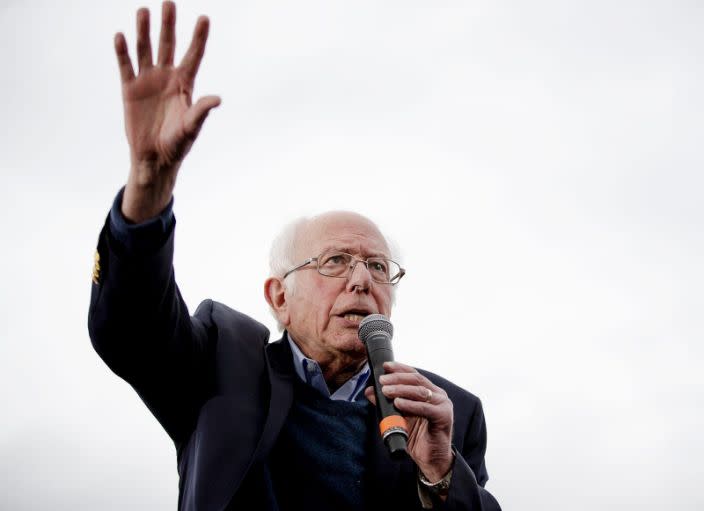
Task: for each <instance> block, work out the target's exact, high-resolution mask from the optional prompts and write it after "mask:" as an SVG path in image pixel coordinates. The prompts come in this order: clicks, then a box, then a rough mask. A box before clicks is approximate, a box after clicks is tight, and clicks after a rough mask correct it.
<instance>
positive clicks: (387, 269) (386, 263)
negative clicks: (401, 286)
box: [368, 257, 401, 284]
mask: <svg viewBox="0 0 704 511" xmlns="http://www.w3.org/2000/svg"><path fill="white" fill-rule="evenodd" d="M368 267H369V273H371V275H372V279H374V280H375V281H377V282H384V283H387V284H388V283H389V282H395V281H396V280H398V274H399V273H400V271H401V267H400V266H399V265H398V264H396V263H395V262H393V261H392V260H391V259H383V258H381V257H370V258H369V260H368Z"/></svg>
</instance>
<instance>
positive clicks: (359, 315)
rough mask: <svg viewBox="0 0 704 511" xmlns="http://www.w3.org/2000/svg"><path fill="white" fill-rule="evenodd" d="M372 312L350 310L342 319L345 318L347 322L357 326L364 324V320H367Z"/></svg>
mask: <svg viewBox="0 0 704 511" xmlns="http://www.w3.org/2000/svg"><path fill="white" fill-rule="evenodd" d="M369 314H371V313H370V312H367V311H362V310H349V311H347V312H345V313H343V314H340V316H341V317H343V318H345V319H346V320H347V321H349V322H351V323H355V324H359V323H361V322H362V320H363V319H364V318H366V317H367V316H368V315H369Z"/></svg>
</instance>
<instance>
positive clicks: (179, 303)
mask: <svg viewBox="0 0 704 511" xmlns="http://www.w3.org/2000/svg"><path fill="white" fill-rule="evenodd" d="M174 225H175V222H173V223H172V225H171V227H170V230H169V231H167V232H166V233H165V236H163V237H162V238H163V240H160V241H159V242H158V243H155V244H153V245H154V246H148V247H143V249H142V250H127V249H126V248H125V245H124V243H121V242H120V241H118V240H117V239H116V238H115V237H114V236H113V234H112V233H111V230H110V218H109V217H108V219H107V220H106V222H105V226H104V227H103V229H102V231H101V234H100V238H99V241H98V248H97V252H96V266H95V267H94V271H93V285H92V291H91V300H90V309H89V313H88V331H89V334H90V338H91V341H92V343H93V347H94V348H95V350H96V352H97V353H98V355H100V357H101V358H102V359H103V360H104V361H105V363H106V364H107V365H108V366H109V367H110V369H111V370H112V371H113V372H115V373H116V374H117V375H118V376H120V377H121V378H123V379H125V380H126V381H127V382H128V383H129V384H130V385H132V387H134V389H135V390H136V391H137V393H138V394H139V395H140V397H141V398H142V400H143V401H144V402H145V403H146V405H147V406H148V407H149V409H150V410H151V412H152V413H153V414H154V416H155V417H156V419H157V420H158V421H159V422H160V423H161V425H162V426H163V427H164V429H165V430H166V431H167V433H168V434H169V436H170V437H171V438H172V439H173V440H174V442H175V443H176V445H177V447H178V446H179V444H180V443H181V442H183V441H184V440H186V439H187V437H188V435H189V434H190V431H192V430H193V428H194V425H195V421H196V420H197V415H198V410H199V408H200V405H201V403H202V402H203V401H204V399H205V397H206V396H207V395H208V393H209V392H210V389H211V388H212V385H213V383H212V378H213V376H212V374H213V371H212V370H209V369H210V366H211V365H212V363H213V362H212V360H213V356H212V351H213V341H212V339H213V338H214V336H213V332H212V330H213V327H212V325H211V324H210V321H209V317H210V316H209V314H208V311H203V313H200V311H199V315H198V317H196V318H191V317H190V315H189V312H188V308H187V307H186V304H185V303H184V301H183V298H182V297H181V294H180V292H179V290H178V287H177V286H176V281H175V278H174V269H173V265H172V262H173V247H174ZM199 318H200V319H199Z"/></svg>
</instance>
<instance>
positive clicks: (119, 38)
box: [115, 2, 220, 222]
mask: <svg viewBox="0 0 704 511" xmlns="http://www.w3.org/2000/svg"><path fill="white" fill-rule="evenodd" d="M161 19H162V21H161V34H160V36H159V52H158V56H157V62H156V65H154V63H153V60H152V47H151V41H150V37H149V10H148V9H146V8H142V9H139V10H138V11H137V62H138V65H139V72H138V74H137V75H135V73H134V68H133V66H132V61H131V59H130V55H129V52H128V50H127V43H126V41H125V36H124V35H123V34H122V33H118V34H116V35H115V53H116V54H117V62H118V65H119V68H120V77H121V80H122V100H123V104H124V110H125V132H126V134H127V140H128V142H129V146H130V164H131V168H130V174H129V177H128V180H127V186H126V187H125V193H124V195H123V199H122V213H123V215H124V216H125V217H126V218H127V219H128V220H130V221H133V222H142V221H144V220H147V219H149V218H152V217H154V216H156V215H158V214H159V213H160V212H161V211H162V210H163V209H164V208H165V207H166V205H167V204H168V203H169V201H170V200H171V194H172V192H173V189H174V186H175V184H176V175H177V173H178V169H179V167H180V166H181V162H182V161H183V158H184V157H185V156H186V154H187V153H188V151H189V150H190V148H191V146H192V145H193V142H194V141H195V139H196V137H197V136H198V132H199V131H200V128H201V126H202V125H203V122H204V121H205V118H206V117H207V115H208V113H209V112H210V110H211V109H212V108H215V107H216V106H218V105H219V104H220V98H219V97H218V96H204V97H202V98H200V99H199V100H198V101H197V102H196V103H195V104H193V103H192V94H193V84H194V82H195V78H196V74H197V73H198V67H199V66H200V61H201V59H202V58H203V54H204V52H205V43H206V41H207V39H208V26H209V22H208V18H207V17H205V16H201V17H200V18H198V21H197V22H196V27H195V30H194V32H193V39H192V40H191V45H190V47H189V48H188V50H187V51H186V54H185V55H184V56H183V59H182V60H181V63H180V64H179V65H178V66H177V67H175V66H174V51H175V48H176V37H175V31H174V28H175V25H176V6H175V4H174V3H173V2H164V3H163V5H162V13H161Z"/></svg>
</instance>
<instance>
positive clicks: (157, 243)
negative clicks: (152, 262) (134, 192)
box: [110, 187, 176, 253]
mask: <svg viewBox="0 0 704 511" xmlns="http://www.w3.org/2000/svg"><path fill="white" fill-rule="evenodd" d="M124 193H125V188H124V187H122V188H121V189H120V191H119V192H118V193H117V196H116V197H115V200H114V201H113V203H112V209H111V210H110V233H111V234H112V236H113V238H114V239H115V240H117V241H118V242H119V243H120V244H121V245H122V246H123V248H124V249H125V250H126V251H127V253H134V252H151V251H156V250H157V249H158V248H159V247H161V246H162V245H163V244H164V241H166V239H167V238H168V236H169V234H171V231H172V230H173V228H174V225H175V224H176V218H175V217H174V213H173V207H174V198H173V197H171V200H170V201H169V203H168V204H167V205H166V207H165V208H164V210H163V211H162V212H161V213H159V215H158V216H155V217H154V218H150V219H149V220H147V221H145V222H142V223H139V224H134V223H131V222H130V221H129V220H127V219H126V218H125V217H124V215H123V214H122V196H123V194H124Z"/></svg>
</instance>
